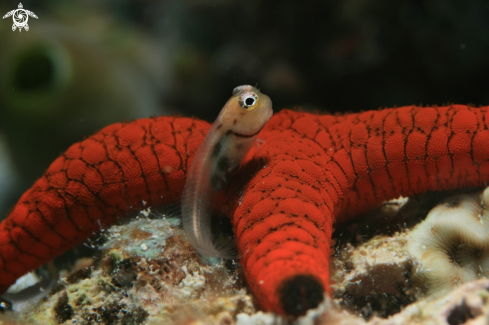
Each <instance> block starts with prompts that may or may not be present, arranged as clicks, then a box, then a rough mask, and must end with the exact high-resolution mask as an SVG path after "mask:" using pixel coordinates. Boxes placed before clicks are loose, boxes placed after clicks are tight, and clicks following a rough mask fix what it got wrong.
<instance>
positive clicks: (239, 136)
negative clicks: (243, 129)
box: [233, 125, 265, 138]
mask: <svg viewBox="0 0 489 325" xmlns="http://www.w3.org/2000/svg"><path fill="white" fill-rule="evenodd" d="M264 126H265V125H264ZM264 126H262V127H261V129H259V130H258V131H256V132H255V133H253V134H242V133H237V132H233V134H234V135H235V136H237V137H238V138H252V137H254V136H256V135H258V133H260V132H261V130H263V127H264Z"/></svg>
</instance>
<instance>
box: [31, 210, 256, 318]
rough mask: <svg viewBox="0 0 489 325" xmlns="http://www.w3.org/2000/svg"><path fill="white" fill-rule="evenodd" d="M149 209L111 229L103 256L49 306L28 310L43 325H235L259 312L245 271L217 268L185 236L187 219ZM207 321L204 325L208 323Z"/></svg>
mask: <svg viewBox="0 0 489 325" xmlns="http://www.w3.org/2000/svg"><path fill="white" fill-rule="evenodd" d="M148 216H150V217H155V214H153V213H148V211H143V212H142V214H141V215H140V216H139V218H137V219H136V220H133V221H131V222H130V223H128V224H126V225H121V226H112V227H111V228H109V229H107V230H106V231H105V237H106V239H107V242H106V243H105V244H103V245H102V246H101V250H102V258H101V260H100V261H99V262H98V263H97V264H96V266H94V267H91V268H90V270H86V274H85V275H84V276H82V277H81V278H80V277H67V278H62V279H61V280H60V283H61V285H60V286H59V287H58V288H57V290H56V292H55V293H54V294H53V295H52V296H51V297H50V298H49V300H48V301H47V302H45V303H42V304H40V305H38V306H36V307H34V309H33V310H31V311H30V312H28V313H26V314H25V316H24V318H23V319H24V320H25V321H32V322H34V323H36V324H56V323H63V324H93V323H101V324H143V323H144V324H186V323H187V322H191V321H192V320H193V321H197V320H199V321H200V320H201V321H205V324H229V322H226V321H225V320H226V319H236V315H237V314H238V313H243V312H246V313H253V312H254V311H255V307H254V305H253V304H252V302H251V297H250V296H249V295H248V294H247V291H246V289H245V287H244V285H243V283H242V278H241V277H240V276H239V274H240V272H239V270H236V269H233V265H228V264H230V263H228V264H226V263H225V262H223V261H219V262H217V263H216V261H214V263H212V261H210V260H208V259H204V258H202V257H201V256H200V255H199V254H198V253H196V252H195V251H194V250H193V249H192V248H191V246H190V244H189V243H188V242H187V241H186V239H185V234H184V232H183V230H182V229H181V225H180V222H179V219H171V218H168V219H167V218H161V216H160V217H159V218H157V219H149V218H147V217H148ZM203 324H204V323H203Z"/></svg>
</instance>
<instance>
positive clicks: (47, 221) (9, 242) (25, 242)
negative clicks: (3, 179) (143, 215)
mask: <svg viewBox="0 0 489 325" xmlns="http://www.w3.org/2000/svg"><path fill="white" fill-rule="evenodd" d="M203 129H208V123H207V122H203V121H198V120H193V119H190V118H173V117H159V118H148V119H141V120H137V121H134V122H131V123H118V124H113V125H110V126H108V127H106V128H104V129H102V130H101V131H100V132H98V133H97V134H95V135H93V136H91V137H89V138H88V139H86V140H84V141H82V142H79V143H76V144H74V145H73V146H71V147H70V148H69V149H68V150H67V151H66V152H65V153H64V154H63V155H61V156H60V157H59V158H58V159H56V160H55V161H54V162H53V163H52V164H51V166H50V167H49V168H48V170H47V171H46V173H45V174H44V176H42V177H41V178H40V179H39V180H38V181H37V182H36V183H35V184H34V185H33V186H32V187H31V188H30V189H29V190H28V191H27V192H25V193H24V194H23V195H22V197H21V198H20V200H19V202H18V203H17V204H16V206H15V207H14V209H13V211H12V212H11V213H10V215H9V217H8V218H7V219H5V220H4V221H3V222H2V223H1V224H0V292H3V291H5V290H6V289H7V288H8V287H9V286H10V285H11V284H12V283H13V282H15V280H16V279H17V278H18V277H19V276H21V275H23V274H25V273H26V272H28V271H30V270H32V269H34V268H36V267H38V266H39V265H42V264H43V263H45V262H47V261H49V260H50V259H52V258H54V257H55V256H57V255H59V254H61V253H62V252H64V251H65V250H67V249H69V248H70V247H73V246H74V245H76V244H77V243H79V242H81V241H83V240H84V239H86V238H87V237H89V236H91V234H92V233H93V232H94V231H97V230H98V229H99V228H100V226H102V227H104V226H106V225H110V224H112V223H114V222H115V220H116V219H117V217H119V216H124V215H127V213H128V212H129V211H130V210H131V209H141V208H143V200H144V201H145V202H146V203H147V204H148V205H150V206H159V205H163V204H165V203H167V202H169V201H176V200H177V199H179V197H180V195H181V192H182V190H183V186H184V181H185V174H186V170H187V165H188V162H189V155H188V154H187V153H188V152H193V151H195V150H196V149H197V148H196V147H197V146H198V144H199V142H198V141H197V142H196V141H192V143H193V142H195V143H196V144H195V148H190V147H188V144H187V142H188V141H187V140H188V139H189V138H190V137H192V138H195V137H197V135H200V136H201V138H203V137H204V134H202V131H200V130H203Z"/></svg>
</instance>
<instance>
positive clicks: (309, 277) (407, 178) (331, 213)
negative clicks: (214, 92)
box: [229, 105, 489, 316]
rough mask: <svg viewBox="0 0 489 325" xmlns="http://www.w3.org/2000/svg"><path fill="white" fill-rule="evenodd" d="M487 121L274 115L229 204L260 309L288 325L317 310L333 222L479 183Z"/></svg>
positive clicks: (487, 144)
mask: <svg viewBox="0 0 489 325" xmlns="http://www.w3.org/2000/svg"><path fill="white" fill-rule="evenodd" d="M488 115H489V107H484V108H480V109H479V108H472V107H467V106H457V105H454V106H450V107H438V108H435V107H433V108H431V107H426V108H423V107H403V108H398V109H385V110H382V111H369V112H365V113H361V114H350V115H345V116H340V117H333V116H327V115H325V116H318V115H314V114H308V113H299V112H292V111H282V112H280V114H276V115H275V116H274V117H273V118H272V120H271V121H270V122H269V123H268V124H267V126H266V127H265V129H264V130H263V135H262V136H261V138H263V140H264V144H263V145H262V147H261V151H262V152H263V155H264V156H265V157H266V161H265V162H264V163H263V168H256V169H257V170H259V172H258V173H256V175H255V176H254V177H252V178H251V179H250V180H249V182H248V183H247V185H246V187H245V188H244V190H241V191H242V193H244V195H243V196H242V197H236V198H234V199H233V200H234V202H239V204H237V205H236V210H235V212H234V214H233V215H232V223H233V225H234V230H235V235H236V237H237V241H238V243H237V244H238V249H239V252H240V254H241V255H242V265H243V270H244V273H245V276H246V278H247V280H248V283H249V285H250V288H251V290H252V292H254V293H255V295H256V296H257V297H258V299H259V300H260V303H261V305H262V306H263V308H264V309H266V310H272V311H274V312H276V313H280V314H292V315H296V316H297V315H301V314H304V313H305V312H306V311H307V309H309V308H313V307H316V306H317V304H318V303H319V302H321V301H322V298H323V296H322V293H323V291H326V292H329V276H328V274H329V253H330V244H331V233H332V224H333V222H334V220H335V219H340V220H342V221H344V220H348V219H350V218H351V217H353V216H354V215H357V214H358V213H360V212H363V211H365V210H367V209H370V208H373V207H375V206H377V205H378V204H380V203H381V202H382V201H384V200H386V199H390V198H394V197H398V196H399V195H403V196H409V195H412V194H415V193H422V192H425V191H429V190H446V189H454V188H463V187H469V186H480V185H483V183H484V182H485V181H487V180H489V126H488V124H487V122H486V121H487V120H488V119H487V116H488ZM247 172H248V173H249V172H250V171H249V170H248V171H247ZM235 192H239V191H235ZM229 201H231V200H229Z"/></svg>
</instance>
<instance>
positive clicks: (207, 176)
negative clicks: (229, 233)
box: [182, 86, 273, 258]
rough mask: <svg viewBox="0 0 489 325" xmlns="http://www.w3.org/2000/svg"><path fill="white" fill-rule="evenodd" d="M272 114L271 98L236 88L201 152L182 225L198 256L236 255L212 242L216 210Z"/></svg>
mask: <svg viewBox="0 0 489 325" xmlns="http://www.w3.org/2000/svg"><path fill="white" fill-rule="evenodd" d="M272 114H273V110H272V101H271V100H270V98H269V97H268V96H267V95H265V94H262V93H261V92H260V91H259V90H258V89H256V88H254V87H252V86H239V87H236V88H235V89H234V91H233V96H232V97H231V98H230V99H229V100H228V102H227V103H226V105H224V107H223V108H222V110H221V112H220V113H219V116H218V117H217V119H216V121H215V122H214V124H213V125H212V127H211V129H210V130H209V133H207V136H206V137H205V139H204V141H203V142H202V144H201V145H200V147H199V149H198V150H197V153H196V154H195V157H194V159H193V161H192V164H191V165H190V169H189V171H188V173H187V180H186V182H185V188H184V190H183V197H182V223H183V228H184V229H185V232H186V233H187V238H188V240H189V242H190V243H191V244H192V246H193V247H194V248H195V249H196V250H197V251H198V252H200V253H202V254H204V255H208V256H216V257H225V258H232V257H234V256H235V255H236V253H235V247H234V246H226V247H216V244H215V243H213V242H212V236H211V220H210V219H211V213H212V208H213V206H214V203H215V201H216V197H217V194H218V192H219V191H222V190H224V189H225V188H226V186H227V185H228V182H229V178H230V177H231V175H232V174H233V173H234V172H235V171H236V170H237V169H238V168H239V165H240V164H241V162H242V161H243V159H244V157H245V155H246V154H247V153H248V151H249V150H250V149H251V147H252V146H253V144H254V143H255V141H256V137H257V135H258V133H260V131H261V129H262V128H263V126H264V125H265V123H266V122H267V121H268V120H269V119H270V118H271V117H272Z"/></svg>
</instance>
